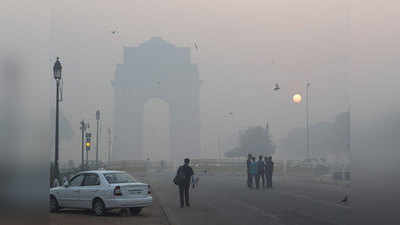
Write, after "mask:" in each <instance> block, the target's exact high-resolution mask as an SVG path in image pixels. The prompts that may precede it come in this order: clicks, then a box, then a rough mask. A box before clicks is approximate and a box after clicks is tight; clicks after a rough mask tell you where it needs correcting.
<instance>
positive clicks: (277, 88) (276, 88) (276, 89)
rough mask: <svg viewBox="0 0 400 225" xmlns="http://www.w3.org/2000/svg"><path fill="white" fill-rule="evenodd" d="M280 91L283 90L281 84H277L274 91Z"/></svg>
mask: <svg viewBox="0 0 400 225" xmlns="http://www.w3.org/2000/svg"><path fill="white" fill-rule="evenodd" d="M279 89H281V88H280V87H279V84H278V83H276V84H275V87H274V89H273V90H274V91H278V90H279Z"/></svg>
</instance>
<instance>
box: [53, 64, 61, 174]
mask: <svg viewBox="0 0 400 225" xmlns="http://www.w3.org/2000/svg"><path fill="white" fill-rule="evenodd" d="M61 71H62V66H61V63H60V58H59V57H57V60H56V62H55V63H54V66H53V75H54V79H55V80H56V86H57V90H56V92H57V93H56V135H55V138H56V140H55V151H54V175H55V177H56V179H58V176H59V172H60V171H59V168H58V140H59V132H58V127H59V124H58V121H59V107H58V104H59V102H60V101H61V99H60V93H59V90H60V80H61Z"/></svg>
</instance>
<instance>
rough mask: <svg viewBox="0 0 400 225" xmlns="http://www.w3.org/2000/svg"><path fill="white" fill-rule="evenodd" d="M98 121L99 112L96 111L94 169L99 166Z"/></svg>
mask: <svg viewBox="0 0 400 225" xmlns="http://www.w3.org/2000/svg"><path fill="white" fill-rule="evenodd" d="M99 121H100V110H97V111H96V122H97V128H96V167H98V166H99Z"/></svg>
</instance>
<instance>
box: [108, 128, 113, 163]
mask: <svg viewBox="0 0 400 225" xmlns="http://www.w3.org/2000/svg"><path fill="white" fill-rule="evenodd" d="M111 146H112V136H111V128H108V165H110V163H111Z"/></svg>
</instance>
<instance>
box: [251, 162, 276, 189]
mask: <svg viewBox="0 0 400 225" xmlns="http://www.w3.org/2000/svg"><path fill="white" fill-rule="evenodd" d="M273 172H274V162H273V161H272V156H269V157H263V156H262V155H260V156H259V157H258V160H257V161H256V157H254V156H252V155H251V154H249V155H248V158H247V186H248V187H249V188H253V181H255V185H256V188H257V189H260V179H261V180H262V187H263V188H272V174H273Z"/></svg>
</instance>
